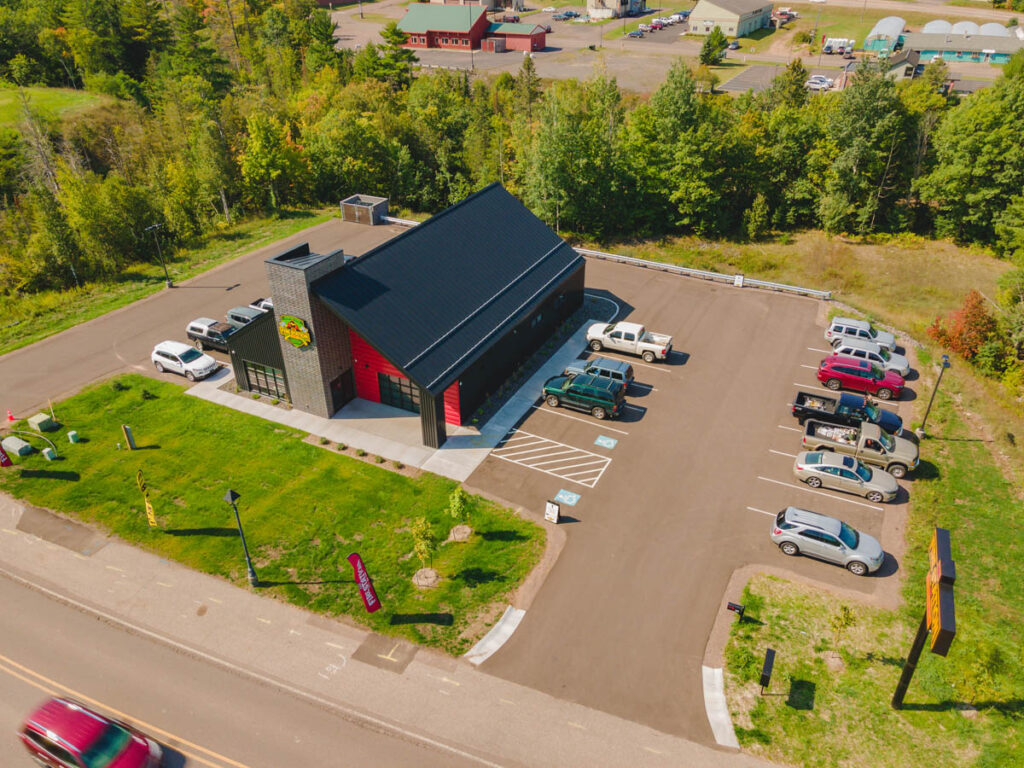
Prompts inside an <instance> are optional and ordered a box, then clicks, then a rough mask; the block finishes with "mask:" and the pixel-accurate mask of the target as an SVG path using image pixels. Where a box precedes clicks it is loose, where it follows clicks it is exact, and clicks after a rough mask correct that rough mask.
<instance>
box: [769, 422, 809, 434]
mask: <svg viewBox="0 0 1024 768" xmlns="http://www.w3.org/2000/svg"><path fill="white" fill-rule="evenodd" d="M775 426H777V427H778V428H779V429H788V430H789V431H790V432H800V433H802V432H803V430H802V429H797V428H796V427H785V426H783V425H782V424H776V425H775Z"/></svg>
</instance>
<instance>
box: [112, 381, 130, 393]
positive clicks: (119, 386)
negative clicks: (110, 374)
mask: <svg viewBox="0 0 1024 768" xmlns="http://www.w3.org/2000/svg"><path fill="white" fill-rule="evenodd" d="M110 388H111V389H112V390H114V391H115V392H124V391H125V390H126V389H128V385H127V384H124V383H122V382H121V381H119V380H118V379H114V380H113V381H112V382H110Z"/></svg>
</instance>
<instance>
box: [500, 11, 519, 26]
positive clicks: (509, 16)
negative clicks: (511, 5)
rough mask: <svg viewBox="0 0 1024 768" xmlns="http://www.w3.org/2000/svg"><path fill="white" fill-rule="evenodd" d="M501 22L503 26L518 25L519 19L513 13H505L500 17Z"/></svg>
mask: <svg viewBox="0 0 1024 768" xmlns="http://www.w3.org/2000/svg"><path fill="white" fill-rule="evenodd" d="M501 21H502V23H503V24H518V23H519V17H518V16H517V15H516V14H514V13H506V14H505V15H504V16H502V17H501Z"/></svg>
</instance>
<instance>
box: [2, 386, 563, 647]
mask: <svg viewBox="0 0 1024 768" xmlns="http://www.w3.org/2000/svg"><path fill="white" fill-rule="evenodd" d="M54 408H55V412H56V415H57V419H58V420H59V421H60V422H61V424H62V428H61V430H60V431H59V432H56V433H51V434H50V435H49V437H50V438H51V439H52V440H53V441H54V442H55V443H56V444H57V445H58V450H59V451H60V453H61V459H60V460H59V461H55V462H48V461H46V460H45V459H44V458H43V457H42V456H41V455H39V454H35V455H33V456H27V457H24V458H21V459H15V461H16V462H17V466H16V467H15V468H13V469H6V470H3V471H2V472H0V488H2V489H3V490H4V491H6V492H8V493H10V494H12V495H14V496H16V497H18V498H21V499H24V500H26V501H28V502H30V503H32V504H35V505H38V506H43V507H47V508H50V509H53V510H56V511H59V512H62V513H65V514H68V515H71V516H73V517H76V518H78V519H81V520H84V521H87V522H90V523H95V524H99V525H100V526H102V527H103V528H105V529H106V530H108V531H110V532H111V533H113V534H114V535H116V536H118V537H120V538H122V539H124V540H126V541H128V542H130V543H132V544H135V545H138V546H141V547H143V548H145V549H148V550H149V551H151V552H155V553H157V554H159V555H160V556H162V557H166V558H169V559H173V560H176V561H178V562H180V563H183V564H184V565H186V566H188V567H190V568H194V569H197V570H200V571H204V572H206V573H210V574H213V575H215V576H220V577H222V578H225V579H228V580H230V581H232V582H234V583H236V584H244V583H246V571H245V562H244V559H243V556H242V547H241V543H240V541H239V539H238V535H237V531H236V528H235V521H234V517H233V514H232V511H231V508H230V507H229V506H228V505H227V504H226V503H225V502H224V501H223V497H224V494H225V493H226V492H227V489H228V488H232V489H234V490H235V491H237V492H238V493H239V494H241V500H240V501H239V511H240V514H241V518H242V521H243V525H244V528H245V535H246V541H247V543H248V545H249V550H250V552H251V553H252V556H253V560H254V564H255V567H256V571H257V573H258V575H259V578H260V580H261V582H263V583H264V584H266V585H267V586H262V587H260V588H259V589H260V591H261V592H263V593H265V594H270V595H274V596H277V597H280V598H282V599H286V600H288V601H290V602H293V603H295V604H297V605H300V606H303V607H306V608H309V609H311V610H314V611H316V612H319V613H323V614H326V615H330V616H337V615H346V616H350V617H352V618H354V619H356V620H357V621H359V622H360V623H362V624H365V625H367V626H369V627H371V628H372V629H373V630H374V631H376V632H381V633H385V634H393V635H400V636H403V637H407V638H409V639H412V640H415V641H417V642H420V643H425V644H427V645H431V646H435V647H438V648H441V649H443V650H445V651H448V652H450V653H462V652H464V651H466V650H467V649H468V648H469V647H470V646H471V645H472V643H473V642H475V641H476V639H478V638H479V636H480V635H482V634H483V633H484V632H485V631H486V625H487V624H488V623H489V622H490V620H491V619H493V617H494V615H495V613H496V611H497V609H498V608H500V607H502V606H503V605H504V604H505V602H507V597H508V595H509V594H510V593H511V592H512V590H514V589H515V588H516V587H518V586H519V584H520V583H521V582H522V580H523V578H524V577H525V576H526V574H527V573H529V571H530V570H531V569H532V568H533V566H534V565H535V564H536V563H537V561H538V559H539V557H540V554H541V553H542V551H543V548H544V532H543V530H542V529H541V528H540V527H539V526H537V525H534V524H533V523H530V522H528V521H525V520H523V519H522V518H520V517H518V516H516V515H515V514H514V513H512V512H511V511H509V510H505V509H502V508H499V507H498V506H496V505H495V504H493V503H491V502H489V501H485V500H483V499H480V498H477V497H470V500H469V508H470V516H469V524H470V525H471V526H472V528H473V529H474V534H473V535H472V537H471V538H470V540H469V541H468V542H467V543H464V544H455V543H450V544H444V545H441V546H440V547H439V548H438V550H437V552H436V554H435V555H434V556H433V563H432V565H433V567H434V568H435V569H437V570H438V572H439V573H440V574H441V577H442V581H441V584H440V585H439V586H438V588H436V589H432V590H418V589H417V588H415V587H414V586H413V585H412V582H411V578H412V575H413V574H414V573H415V572H416V570H417V569H419V568H420V567H421V564H420V561H419V560H418V559H417V558H416V557H415V556H413V555H412V554H411V553H412V552H413V541H412V534H411V532H410V526H411V525H412V523H413V521H414V520H415V519H416V518H418V517H420V516H424V517H426V518H427V519H428V520H429V521H430V523H431V527H432V531H433V533H434V535H435V537H436V538H437V540H438V541H443V540H444V539H445V538H446V537H447V536H448V532H449V530H450V529H451V527H452V526H453V525H454V524H455V522H456V521H455V520H454V519H453V518H452V517H451V515H449V514H448V512H447V507H448V497H449V494H450V493H451V492H452V490H453V489H454V488H455V487H456V483H454V482H453V481H450V480H447V479H445V478H442V477H439V476H437V475H432V474H429V473H422V474H420V475H419V476H418V477H416V478H415V479H412V478H409V477H405V476H403V475H400V474H397V473H395V472H389V471H388V470H386V469H383V468H381V467H379V466H376V465H374V464H370V463H366V462H364V461H359V460H356V459H354V458H349V457H347V456H345V455H343V454H341V453H339V452H338V450H337V449H336V448H333V447H330V448H323V447H320V446H314V445H311V444H309V443H307V442H303V440H302V438H303V437H304V434H302V433H300V432H298V431H296V430H292V429H290V428H284V427H281V426H280V425H278V424H275V423H273V422H268V421H263V420H261V419H258V418H255V417H253V416H248V415H246V414H241V413H237V412H235V411H231V410H228V409H226V408H222V407H221V406H217V405H214V404H212V403H208V402H206V401H203V400H199V399H198V398H194V397H190V396H188V395H185V394H184V392H183V390H182V388H181V387H180V386H177V385H174V384H168V383H164V382H159V381H154V380H151V379H147V378H144V377H142V376H139V375H137V374H136V375H130V376H125V377H121V378H119V379H116V380H114V381H112V382H106V383H103V384H100V385H96V386H94V387H91V388H89V389H87V390H86V391H84V392H82V393H80V394H78V395H76V396H74V397H72V398H71V399H69V400H66V401H64V402H62V403H57V404H55V406H54ZM121 424H128V425H130V426H131V427H132V430H133V432H134V435H135V439H136V442H137V444H138V445H139V446H140V450H137V451H132V452H129V451H127V450H117V448H116V444H117V443H118V442H119V441H122V440H123V438H122V437H121V429H120V425H121ZM67 429H74V430H76V431H77V432H78V433H79V435H80V436H81V437H83V438H85V440H86V442H82V443H78V444H69V443H68V441H67V438H66V436H65V432H66V430H67ZM34 442H36V443H40V444H41V442H40V441H38V440H36V441H34ZM351 450H352V449H349V451H351ZM139 470H142V471H143V472H144V476H145V479H146V483H147V484H148V486H149V491H150V495H151V498H152V502H153V505H154V507H155V510H156V515H157V518H158V520H159V528H157V529H152V528H149V527H148V525H147V523H146V519H145V514H144V509H143V504H142V497H141V494H140V493H139V489H138V488H137V487H136V472H138V471H139ZM354 551H358V552H359V553H360V554H361V555H362V557H363V560H364V561H365V562H366V566H367V570H368V571H369V573H370V575H371V577H372V578H373V580H374V585H375V587H376V590H377V593H378V596H379V597H380V600H381V604H382V608H381V610H380V611H378V612H377V613H374V614H371V615H367V614H366V613H365V611H364V609H363V605H362V601H361V599H360V597H359V591H358V589H357V588H356V586H355V584H354V582H353V578H352V569H351V566H350V565H349V564H348V563H347V562H346V560H345V558H346V557H347V556H348V555H349V554H350V553H351V552H354ZM492 609H493V610H492Z"/></svg>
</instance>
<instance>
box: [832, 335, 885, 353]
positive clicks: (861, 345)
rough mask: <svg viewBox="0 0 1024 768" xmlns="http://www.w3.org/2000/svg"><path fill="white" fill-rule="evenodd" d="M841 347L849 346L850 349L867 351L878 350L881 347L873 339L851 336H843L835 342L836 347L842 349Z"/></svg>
mask: <svg viewBox="0 0 1024 768" xmlns="http://www.w3.org/2000/svg"><path fill="white" fill-rule="evenodd" d="M843 347H849V348H850V349H864V350H867V351H868V352H879V351H881V349H882V347H881V346H880V345H878V344H876V343H875V342H873V341H868V340H867V339H858V338H854V337H852V336H848V337H845V338H844V339H843V340H842V341H840V342H839V343H838V344H836V349H837V350H838V349H842V348H843Z"/></svg>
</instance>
